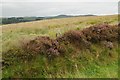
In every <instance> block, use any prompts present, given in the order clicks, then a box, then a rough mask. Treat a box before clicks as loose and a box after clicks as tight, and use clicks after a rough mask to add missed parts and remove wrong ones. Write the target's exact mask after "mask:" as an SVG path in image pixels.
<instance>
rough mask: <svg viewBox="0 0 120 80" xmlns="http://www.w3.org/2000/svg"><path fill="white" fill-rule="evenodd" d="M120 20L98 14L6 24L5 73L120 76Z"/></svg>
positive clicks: (3, 57) (3, 45) (3, 55)
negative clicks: (119, 65)
mask: <svg viewBox="0 0 120 80" xmlns="http://www.w3.org/2000/svg"><path fill="white" fill-rule="evenodd" d="M117 24H118V22H117V16H99V17H97V16H96V17H76V18H67V19H52V20H45V21H37V22H29V23H19V24H10V25H4V26H3V27H2V29H3V32H2V33H3V36H2V40H3V44H2V47H3V49H2V60H3V61H2V64H3V67H2V69H3V77H6V78H8V77H10V78H31V77H34V78H56V77H57V78H58V77H60V78H61V77H62V78H78V77H79V78H80V77H81V78H97V77H98V78H99V77H101V78H106V77H111V78H113V77H118V73H117V72H118V52H120V50H119V48H118V40H119V37H118V34H119V33H118V31H119V30H120V29H119V28H118V25H117ZM56 34H58V36H56Z"/></svg>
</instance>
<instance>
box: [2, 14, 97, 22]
mask: <svg viewBox="0 0 120 80" xmlns="http://www.w3.org/2000/svg"><path fill="white" fill-rule="evenodd" d="M80 16H95V15H78V16H73V15H58V16H48V17H10V18H2V19H0V20H2V21H0V24H12V23H20V22H30V21H37V20H44V19H54V18H69V17H80Z"/></svg>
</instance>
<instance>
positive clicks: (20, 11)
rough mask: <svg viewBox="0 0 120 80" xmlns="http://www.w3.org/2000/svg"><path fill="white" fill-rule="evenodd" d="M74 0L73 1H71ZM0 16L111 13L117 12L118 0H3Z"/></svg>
mask: <svg viewBox="0 0 120 80" xmlns="http://www.w3.org/2000/svg"><path fill="white" fill-rule="evenodd" d="M73 1H74V2H73ZM1 5H2V14H0V16H4V17H10V16H54V15H60V14H66V15H86V14H94V15H112V14H117V13H118V0H116V1H115V0H114V1H113V0H99V1H98V0H92V1H90V0H89V2H88V0H84V2H83V1H82V0H79V1H78V0H69V1H68V0H64V1H62V0H56V1H55V0H52V1H50V0H44V1H43V0H39V1H38V0H26V1H23V0H4V1H2V4H1Z"/></svg>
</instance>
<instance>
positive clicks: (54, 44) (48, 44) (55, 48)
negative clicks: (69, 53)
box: [23, 37, 64, 57]
mask: <svg viewBox="0 0 120 80" xmlns="http://www.w3.org/2000/svg"><path fill="white" fill-rule="evenodd" d="M23 49H24V50H25V51H26V53H27V54H30V55H32V56H36V55H38V54H42V55H45V56H47V57H56V56H58V55H61V54H63V53H64V48H63V46H61V45H60V44H59V43H58V41H57V40H54V39H50V38H49V37H37V38H35V39H33V40H30V41H29V42H28V43H26V44H25V45H24V46H23Z"/></svg>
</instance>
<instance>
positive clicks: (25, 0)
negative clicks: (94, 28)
mask: <svg viewBox="0 0 120 80" xmlns="http://www.w3.org/2000/svg"><path fill="white" fill-rule="evenodd" d="M118 1H119V0H2V2H118Z"/></svg>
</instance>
